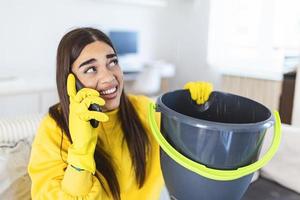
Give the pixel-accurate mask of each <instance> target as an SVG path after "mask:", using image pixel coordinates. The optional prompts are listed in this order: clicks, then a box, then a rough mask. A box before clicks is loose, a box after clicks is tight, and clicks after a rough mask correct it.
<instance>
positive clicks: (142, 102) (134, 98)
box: [127, 94, 154, 109]
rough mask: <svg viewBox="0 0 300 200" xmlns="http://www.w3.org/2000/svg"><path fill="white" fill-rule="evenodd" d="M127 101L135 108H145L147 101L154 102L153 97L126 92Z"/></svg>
mask: <svg viewBox="0 0 300 200" xmlns="http://www.w3.org/2000/svg"><path fill="white" fill-rule="evenodd" d="M127 96H128V99H129V101H130V102H131V103H132V104H133V106H135V107H137V108H140V109H141V108H142V109H147V108H148V106H149V103H151V102H154V100H153V99H151V98H149V97H147V96H144V95H133V94H128V95H127Z"/></svg>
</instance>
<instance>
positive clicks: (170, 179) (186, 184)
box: [160, 150, 253, 200]
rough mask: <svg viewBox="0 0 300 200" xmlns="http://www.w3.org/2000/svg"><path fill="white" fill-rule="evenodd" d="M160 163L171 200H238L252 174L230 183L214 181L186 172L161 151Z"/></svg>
mask: <svg viewBox="0 0 300 200" xmlns="http://www.w3.org/2000/svg"><path fill="white" fill-rule="evenodd" d="M160 162H161V169H162V173H163V177H164V180H165V185H166V187H167V190H168V192H169V195H170V199H171V200H240V199H241V198H242V196H243V195H244V193H245V192H246V190H247V188H248V186H249V184H250V182H251V179H252V176H253V174H249V175H247V176H244V177H242V178H239V179H235V180H231V181H215V180H211V179H208V178H205V177H202V176H199V175H198V174H196V173H194V172H192V171H190V170H187V169H186V168H184V167H182V166H181V165H179V164H178V163H176V162H175V161H174V160H172V159H171V158H170V157H169V156H168V155H167V154H166V153H165V152H164V151H163V150H161V151H160Z"/></svg>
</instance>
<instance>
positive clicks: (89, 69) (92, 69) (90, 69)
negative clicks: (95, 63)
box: [84, 67, 96, 73]
mask: <svg viewBox="0 0 300 200" xmlns="http://www.w3.org/2000/svg"><path fill="white" fill-rule="evenodd" d="M95 71H96V68H95V67H89V68H88V69H87V70H86V71H85V72H84V73H92V72H95Z"/></svg>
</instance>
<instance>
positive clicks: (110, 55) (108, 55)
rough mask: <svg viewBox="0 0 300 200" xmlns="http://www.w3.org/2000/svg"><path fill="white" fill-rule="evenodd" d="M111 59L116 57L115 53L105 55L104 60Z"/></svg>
mask: <svg viewBox="0 0 300 200" xmlns="http://www.w3.org/2000/svg"><path fill="white" fill-rule="evenodd" d="M113 57H117V55H116V54H115V53H111V54H107V55H106V58H113Z"/></svg>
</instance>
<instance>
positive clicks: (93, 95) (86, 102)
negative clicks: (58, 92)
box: [67, 73, 108, 174]
mask: <svg viewBox="0 0 300 200" xmlns="http://www.w3.org/2000/svg"><path fill="white" fill-rule="evenodd" d="M67 91H68V95H69V99H70V105H69V130H70V134H71V138H72V145H71V146H70V147H69V149H68V159H67V161H68V163H69V164H70V165H72V166H73V167H76V168H80V169H84V170H87V171H90V172H91V173H93V174H94V173H95V170H96V165H95V160H94V151H95V147H96V144H97V138H98V133H97V132H96V131H95V130H96V129H95V128H93V127H92V126H91V124H90V122H89V120H91V119H95V120H97V121H99V122H105V121H108V116H107V115H106V114H104V113H102V112H97V111H89V110H88V108H89V106H90V105H91V104H98V105H99V106H103V105H104V104H105V101H104V100H103V99H102V98H101V97H100V94H99V92H98V91H96V90H94V89H90V88H83V89H81V90H79V91H78V92H77V91H76V86H75V77H74V75H73V74H72V73H70V74H69V76H68V80H67Z"/></svg>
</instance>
